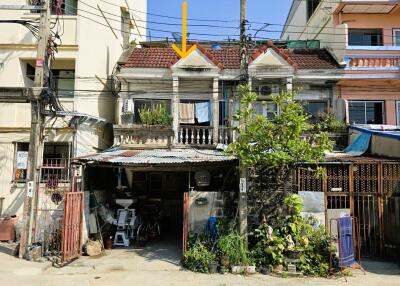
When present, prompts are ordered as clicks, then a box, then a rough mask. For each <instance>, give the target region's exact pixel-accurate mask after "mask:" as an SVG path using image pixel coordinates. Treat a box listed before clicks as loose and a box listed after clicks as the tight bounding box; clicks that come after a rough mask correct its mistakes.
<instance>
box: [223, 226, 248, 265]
mask: <svg viewBox="0 0 400 286" xmlns="http://www.w3.org/2000/svg"><path fill="white" fill-rule="evenodd" d="M217 246H218V249H219V251H220V253H221V255H222V256H224V257H225V258H227V259H228V260H229V265H230V266H236V265H243V266H247V265H249V264H250V262H251V260H250V256H249V252H248V248H247V242H246V240H245V239H243V238H242V237H241V236H240V235H239V234H238V233H237V232H236V231H233V230H231V231H230V232H229V233H227V234H225V235H223V236H221V237H220V238H219V239H218V241H217Z"/></svg>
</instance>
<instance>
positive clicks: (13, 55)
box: [0, 0, 147, 214]
mask: <svg viewBox="0 0 400 286" xmlns="http://www.w3.org/2000/svg"><path fill="white" fill-rule="evenodd" d="M84 2H85V3H87V4H89V5H91V6H93V7H94V8H90V7H88V6H85V5H84V4H83V2H82V1H79V3H78V9H80V10H86V11H89V12H91V13H95V14H98V16H96V15H90V14H88V13H85V12H84V11H79V10H78V15H77V16H64V17H63V18H64V19H63V20H62V21H61V22H62V23H63V24H64V34H63V35H62V44H63V45H62V46H61V47H60V48H59V52H58V53H57V54H56V55H55V56H56V62H54V63H55V64H56V65H58V66H57V68H60V69H62V68H63V67H64V68H65V67H69V68H70V67H71V66H74V67H75V90H76V92H75V96H74V98H66V99H62V100H61V101H62V104H63V106H64V107H65V110H67V111H78V112H82V113H87V114H90V115H92V116H96V117H102V118H105V119H107V120H108V121H110V122H111V123H112V122H114V118H115V106H114V105H115V98H114V96H113V95H112V94H111V93H110V92H109V91H108V90H107V88H106V87H105V86H104V84H103V83H101V82H100V81H99V80H97V79H96V76H97V77H99V78H101V79H103V81H105V79H106V78H107V76H109V75H111V74H112V72H113V69H114V67H115V64H116V62H117V60H118V59H119V57H120V55H121V53H122V51H123V48H122V46H121V44H122V42H123V37H122V32H121V31H118V30H121V23H120V16H118V15H121V8H120V7H121V6H122V7H123V6H125V5H126V4H125V3H126V2H125V0H119V1H109V2H110V3H113V4H115V5H116V6H114V5H109V4H106V3H104V2H101V1H96V0H85V1H84ZM127 3H128V5H129V8H130V9H134V10H139V11H143V12H144V13H139V12H132V13H133V17H135V19H136V20H137V22H136V23H137V24H138V25H139V26H142V28H140V33H141V35H143V36H144V37H143V38H140V39H139V37H138V36H135V35H133V34H132V35H131V36H130V40H133V39H136V40H137V41H136V42H139V41H142V40H145V35H146V30H145V27H146V22H142V21H146V14H145V12H147V1H146V0H127ZM1 4H26V1H25V0H13V1H10V0H0V5H1ZM97 5H99V6H100V7H101V9H102V11H103V12H104V13H105V15H106V17H107V18H109V19H116V20H117V19H118V20H117V21H112V20H109V22H110V24H111V26H112V27H113V29H114V32H115V33H116V35H117V38H116V37H115V36H114V34H113V33H112V31H111V29H110V28H109V27H108V25H107V23H106V21H105V19H104V18H103V17H102V16H101V12H100V11H99V10H98V9H97ZM111 14H114V15H116V16H113V15H111ZM80 15H81V16H80ZM82 16H85V17H88V18H91V19H92V20H94V21H97V22H99V23H101V24H98V23H95V22H93V21H91V20H88V19H85V18H84V17H82ZM37 18H38V15H37V14H31V13H29V11H13V10H0V19H24V20H33V19H37ZM131 33H135V34H138V32H137V30H136V29H132V30H131ZM35 58H36V39H35V38H34V37H33V36H32V34H31V33H30V32H29V31H28V30H27V29H26V28H25V27H23V26H22V25H18V24H3V23H0V88H2V87H29V86H32V84H33V82H32V81H31V80H30V79H28V78H27V77H26V75H25V74H26V62H27V61H29V62H34V60H35ZM68 120H69V118H67V119H66V121H67V122H68ZM63 125H64V127H65V125H66V123H65V122H62V120H58V121H57V122H56V124H55V126H54V127H61V126H63ZM48 126H49V125H48ZM29 127H30V105H29V104H25V103H5V102H0V197H4V198H5V202H4V207H3V210H4V211H7V210H8V212H9V213H10V214H18V213H21V211H22V204H23V197H24V194H23V192H24V187H25V186H24V184H14V183H13V182H12V179H13V171H14V170H13V166H14V152H15V150H14V149H15V148H14V142H20V141H23V142H28V141H29ZM109 131H110V128H104V126H101V125H97V126H93V125H92V126H87V125H81V126H80V127H79V129H78V131H77V132H76V135H75V137H74V133H73V131H72V130H67V131H61V129H57V131H55V132H53V133H51V134H50V135H49V136H48V137H47V140H48V141H49V142H72V141H73V140H74V138H76V142H75V143H74V145H75V147H76V150H75V151H76V155H85V154H88V153H95V152H98V151H100V150H103V149H105V148H107V147H108V146H109V144H110V143H112V138H111V136H110V134H108V133H109Z"/></svg>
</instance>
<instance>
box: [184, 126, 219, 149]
mask: <svg viewBox="0 0 400 286" xmlns="http://www.w3.org/2000/svg"><path fill="white" fill-rule="evenodd" d="M212 135H213V128H212V127H210V126H189V125H181V126H180V127H179V132H178V143H179V144H184V145H213V136H212Z"/></svg>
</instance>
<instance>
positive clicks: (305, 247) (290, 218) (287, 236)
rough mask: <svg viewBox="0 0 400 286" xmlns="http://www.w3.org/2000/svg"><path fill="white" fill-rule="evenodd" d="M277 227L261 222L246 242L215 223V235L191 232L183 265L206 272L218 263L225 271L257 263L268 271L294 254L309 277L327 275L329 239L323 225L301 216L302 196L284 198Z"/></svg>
mask: <svg viewBox="0 0 400 286" xmlns="http://www.w3.org/2000/svg"><path fill="white" fill-rule="evenodd" d="M282 207H283V208H284V215H283V216H282V217H281V220H282V224H281V226H280V227H274V228H273V227H271V226H270V225H268V224H267V223H266V222H263V223H262V224H261V225H260V226H259V227H258V228H257V229H255V230H254V231H253V232H252V233H251V234H250V236H249V243H247V241H246V240H245V239H244V238H243V237H241V236H240V235H239V234H238V233H237V232H236V231H235V230H234V228H230V229H229V228H224V227H222V224H219V225H218V236H217V238H212V237H211V236H209V235H206V234H201V235H191V236H190V239H189V242H188V250H187V252H186V253H185V255H184V256H183V259H182V264H183V266H184V267H185V268H187V269H189V270H191V271H195V272H202V273H206V272H208V269H209V267H210V265H211V264H213V263H218V264H219V266H220V267H222V268H225V269H227V270H229V269H232V267H234V266H249V265H256V266H257V267H259V268H260V269H261V268H266V269H269V270H271V271H273V270H274V269H277V268H278V269H279V268H280V269H282V268H283V269H284V268H285V267H286V266H287V264H288V261H287V259H288V258H293V257H292V256H293V255H297V256H298V257H296V258H298V259H299V263H298V264H297V270H298V271H301V272H302V273H304V274H306V275H310V276H327V275H328V271H329V247H330V244H329V238H328V235H327V233H326V231H325V228H324V227H323V226H322V225H320V222H319V221H317V220H316V219H315V218H313V217H311V216H310V217H306V218H303V217H302V216H301V214H300V213H301V212H302V210H303V202H302V199H301V198H300V197H299V196H298V195H295V194H292V195H289V196H287V197H286V198H285V201H284V205H283V206H282Z"/></svg>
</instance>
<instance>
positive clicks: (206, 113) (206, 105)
mask: <svg viewBox="0 0 400 286" xmlns="http://www.w3.org/2000/svg"><path fill="white" fill-rule="evenodd" d="M195 107H196V118H197V122H199V123H204V122H209V121H211V106H210V102H209V101H205V102H196V104H195Z"/></svg>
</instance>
